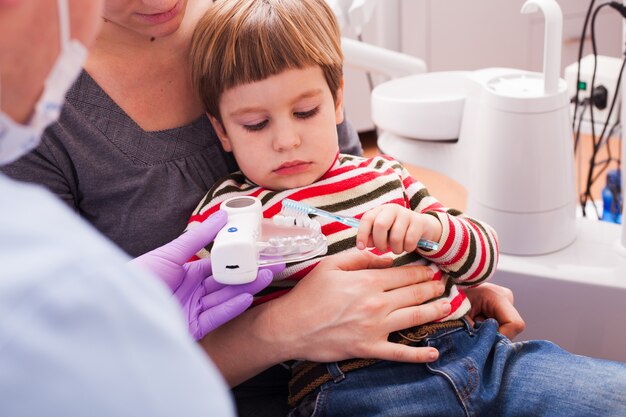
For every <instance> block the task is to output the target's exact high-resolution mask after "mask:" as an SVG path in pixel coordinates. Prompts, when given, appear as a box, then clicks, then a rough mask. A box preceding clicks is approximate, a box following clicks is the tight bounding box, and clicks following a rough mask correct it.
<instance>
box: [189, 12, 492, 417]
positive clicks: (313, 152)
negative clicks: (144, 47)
mask: <svg viewBox="0 0 626 417" xmlns="http://www.w3.org/2000/svg"><path fill="white" fill-rule="evenodd" d="M191 56H192V71H193V81H194V85H195V88H196V90H197V92H198V93H199V95H200V97H201V99H202V101H203V103H204V105H205V107H206V109H207V113H208V115H209V118H210V120H211V123H212V124H213V127H214V128H215V130H216V132H217V133H218V136H219V138H220V141H221V143H222V146H223V147H224V149H225V150H226V151H228V152H233V153H234V156H235V158H236V159H237V163H238V164H239V167H240V168H241V172H238V173H235V174H232V175H229V176H228V177H225V178H223V179H222V181H218V182H217V183H216V184H215V186H214V187H213V188H212V189H211V190H210V191H209V193H208V194H207V195H206V197H205V198H204V199H203V200H202V201H201V202H200V204H199V206H198V207H197V209H196V210H195V212H194V213H193V215H192V218H191V220H190V224H189V227H194V225H196V224H198V223H199V222H201V221H203V220H204V219H205V218H206V217H208V216H209V215H210V214H211V213H213V212H215V211H217V210H218V209H219V206H220V203H221V202H223V201H224V200H226V199H228V198H230V197H234V196H241V195H252V196H255V197H258V198H260V199H261V201H262V203H263V211H264V216H265V217H266V218H271V217H272V216H273V215H275V214H278V213H279V212H280V211H281V201H282V200H283V199H284V198H291V199H293V200H296V201H301V202H303V203H306V204H308V205H311V206H314V207H318V208H322V209H324V210H327V211H331V212H335V213H338V214H342V215H347V216H352V217H356V218H358V219H360V226H359V228H358V230H357V229H355V228H351V227H349V226H345V225H343V224H340V223H338V222H335V221H332V220H329V219H327V218H323V217H317V218H316V220H317V221H319V223H320V224H321V225H322V232H323V233H324V234H325V235H326V236H327V239H328V255H332V254H335V253H338V252H340V251H344V250H348V249H350V248H353V247H354V246H355V245H356V247H358V248H359V249H362V250H365V249H366V248H367V247H372V246H373V247H375V249H374V250H375V251H378V252H379V253H381V254H382V253H388V252H390V255H388V256H392V257H393V258H394V264H395V265H406V264H410V263H417V264H423V265H430V267H431V268H432V270H433V276H434V277H433V279H436V280H442V281H443V282H444V283H445V286H446V292H445V294H444V296H445V297H446V298H447V299H448V300H449V301H450V304H451V306H452V309H451V312H450V314H449V315H448V316H446V317H444V318H442V319H441V321H439V322H438V323H434V324H432V325H427V326H421V327H418V328H414V329H407V330H406V331H404V332H398V333H397V334H392V336H391V337H392V338H393V339H394V340H395V341H397V342H398V343H406V344H419V343H421V342H422V339H423V338H424V337H426V336H429V335H436V334H439V333H441V332H449V331H450V330H451V329H454V330H456V329H467V330H468V331H469V327H468V325H467V322H466V321H464V320H460V319H462V318H463V317H464V315H465V314H467V313H468V311H469V310H470V304H469V301H468V299H467V298H466V297H465V294H464V293H463V291H462V290H461V288H460V287H462V286H467V285H477V284H479V283H481V282H482V281H484V280H486V279H488V278H489V277H490V276H491V275H492V274H493V272H494V271H495V266H496V263H497V257H498V250H497V240H496V234H495V233H494V231H493V230H492V229H491V228H490V227H489V226H488V225H486V224H484V223H481V222H479V221H477V220H473V219H470V218H468V217H466V216H464V215H462V214H461V213H460V212H459V211H457V210H453V209H447V208H445V207H443V206H442V204H441V203H439V202H438V201H437V200H436V199H435V198H434V197H432V196H430V195H429V193H428V191H427V190H426V188H425V187H424V186H423V185H422V184H421V183H419V182H418V181H416V180H415V179H413V178H412V177H411V176H410V175H409V173H408V171H407V170H406V169H405V168H403V167H402V166H401V165H400V164H399V163H398V162H396V161H394V160H392V159H390V158H387V157H384V156H380V157H375V158H370V159H365V158H358V157H353V156H348V155H343V154H339V147H338V140H337V132H336V125H337V124H338V123H341V121H342V118H343V110H342V99H343V79H342V59H343V57H342V53H341V47H340V35H339V29H338V27H337V25H336V22H335V19H334V16H333V14H332V12H331V10H330V9H329V8H328V7H327V5H326V4H325V2H324V1H323V0H307V1H300V0H290V1H286V0H282V1H280V0H274V1H251V0H241V1H223V2H219V3H216V4H215V5H214V6H213V7H212V8H211V9H210V10H209V11H208V13H207V14H206V15H205V17H204V18H203V20H202V21H200V23H199V25H198V27H197V29H196V32H195V34H194V37H193V41H192V51H191ZM215 56H220V57H222V59H221V60H215V59H214V60H209V59H206V58H207V57H215ZM355 238H356V239H355ZM421 238H423V239H428V240H432V241H435V242H438V243H439V249H437V250H422V249H420V248H418V247H417V242H418V240H419V239H421ZM389 249H391V250H389ZM206 255H207V253H206V252H204V254H200V256H206ZM318 262H319V258H317V259H311V260H308V261H304V262H300V263H296V264H290V265H289V266H288V268H287V269H286V270H285V271H284V272H283V273H282V274H279V275H277V276H276V278H275V283H274V284H273V285H272V286H270V287H269V288H268V290H267V291H266V292H265V293H264V295H262V296H261V297H259V299H258V300H257V302H264V301H267V300H269V299H271V298H274V297H277V296H280V295H282V294H283V293H285V292H286V291H288V290H289V288H291V287H293V286H294V285H295V284H296V283H297V281H298V280H299V279H301V278H303V277H304V276H305V275H306V274H307V273H308V272H309V271H310V270H311V269H312V268H313V267H314V266H315V265H316V264H317V263H318ZM376 362H377V361H374V360H351V361H346V362H345V363H343V364H341V367H342V369H343V368H351V369H358V368H366V367H368V366H370V365H372V364H374V363H376ZM321 370H323V367H322V366H321V365H320V364H314V363H309V362H308V363H299V364H298V366H296V367H295V368H294V374H293V378H292V382H291V384H290V385H291V387H290V388H291V397H290V404H291V405H292V406H295V405H297V404H298V403H299V402H300V400H302V399H303V398H304V397H305V396H307V395H308V394H310V393H312V392H313V391H314V390H315V389H316V388H318V387H319V386H320V385H321V383H320V381H321V382H326V381H327V380H330V377H329V376H328V375H325V376H323V377H322V378H321V379H320V378H319V377H320V375H319V373H320V371H321ZM314 380H315V381H317V382H316V383H315V384H313V385H315V386H313V385H311V382H312V381H314Z"/></svg>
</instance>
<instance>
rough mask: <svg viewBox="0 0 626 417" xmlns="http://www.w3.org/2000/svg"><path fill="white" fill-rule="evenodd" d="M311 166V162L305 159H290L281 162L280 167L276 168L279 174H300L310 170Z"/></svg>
mask: <svg viewBox="0 0 626 417" xmlns="http://www.w3.org/2000/svg"><path fill="white" fill-rule="evenodd" d="M310 166H311V162H305V161H289V162H285V163H283V164H281V165H280V166H279V167H278V168H276V169H275V170H274V173H275V174H278V175H293V174H299V173H301V172H304V171H306V170H308V169H309V168H310Z"/></svg>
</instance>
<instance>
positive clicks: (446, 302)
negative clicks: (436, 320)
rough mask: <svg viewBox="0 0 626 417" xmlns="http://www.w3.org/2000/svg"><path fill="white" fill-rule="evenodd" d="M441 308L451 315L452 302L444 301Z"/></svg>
mask: <svg viewBox="0 0 626 417" xmlns="http://www.w3.org/2000/svg"><path fill="white" fill-rule="evenodd" d="M441 308H442V310H443V312H444V313H446V314H447V313H449V312H450V310H452V306H451V305H450V302H449V301H447V300H442V301H441Z"/></svg>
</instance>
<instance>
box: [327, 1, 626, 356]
mask: <svg viewBox="0 0 626 417" xmlns="http://www.w3.org/2000/svg"><path fill="white" fill-rule="evenodd" d="M342 1H343V0H336V2H339V3H342ZM344 3H346V4H348V3H350V0H345V1H344ZM356 3H363V1H360V2H359V1H356ZM557 3H558V5H559V6H560V8H561V11H562V40H561V45H560V49H561V60H560V77H561V78H562V79H565V81H566V82H567V84H568V88H569V87H570V86H571V88H572V89H573V91H575V80H576V78H575V77H574V78H573V79H572V77H571V74H572V67H571V65H572V64H574V63H576V62H578V54H579V45H580V42H581V40H582V41H583V44H584V50H583V55H582V56H583V57H585V56H587V55H589V54H591V29H590V25H589V26H588V27H587V31H586V35H585V36H584V38H583V37H582V31H583V26H584V22H585V17H586V15H587V13H588V10H589V7H590V4H591V0H557ZM604 3H607V1H603V0H597V1H595V4H594V7H593V10H595V9H597V8H598V7H599V6H600V5H602V4H604ZM523 4H524V0H519V1H518V0H472V1H467V0H382V1H378V2H376V5H375V7H374V8H373V9H372V11H371V14H370V15H369V17H368V18H367V19H366V20H365V23H364V24H363V25H362V26H358V25H357V26H356V27H354V25H352V26H350V25H345V24H344V25H343V28H342V31H343V36H344V37H347V38H352V39H357V40H360V41H363V42H366V43H368V44H373V45H377V46H380V47H384V48H386V49H389V50H394V51H398V52H401V53H403V54H406V55H407V56H410V57H416V58H419V59H420V60H423V62H424V63H425V64H426V66H427V72H426V74H433V73H441V72H445V71H475V70H480V69H486V68H492V67H505V68H513V69H519V70H524V71H535V72H539V73H540V72H541V71H542V70H543V69H544V68H543V63H544V55H543V49H544V31H545V29H546V25H545V21H544V16H543V15H542V13H530V14H520V11H521V10H520V9H521V8H522V5H523ZM623 4H626V0H624V2H623ZM624 22H626V20H625V19H624V18H622V16H621V15H620V14H619V13H617V12H616V11H615V10H613V9H612V8H610V7H602V8H601V10H600V11H599V13H598V14H597V19H596V25H595V40H596V46H597V53H598V55H599V56H600V57H607V58H609V59H610V60H611V62H610V65H605V64H606V62H604V61H603V62H602V63H601V65H600V66H601V67H603V68H602V69H601V70H600V71H599V72H598V73H597V76H598V77H597V79H596V83H598V82H599V81H601V82H602V83H604V84H606V85H607V87H609V100H611V98H612V97H613V96H615V95H616V94H614V93H613V92H614V91H615V86H616V81H617V78H618V74H619V73H620V71H619V70H620V65H621V64H622V60H623V58H624V52H623V51H624V40H625V39H626V36H625V35H624V33H625V32H624ZM344 50H345V48H344ZM349 58H350V57H349V56H348V54H346V66H345V68H344V70H345V82H346V95H345V108H346V113H347V115H348V118H349V119H350V121H351V122H352V123H353V124H354V126H355V127H356V129H357V130H358V131H359V132H360V133H364V134H365V135H364V137H365V136H368V137H370V138H371V137H372V136H374V137H375V136H376V134H373V133H372V132H375V131H376V129H377V127H376V126H375V125H374V122H373V121H372V117H371V112H372V107H371V103H372V100H371V88H372V86H377V85H381V84H382V83H384V82H385V81H387V80H389V78H386V77H385V76H384V75H380V74H377V73H375V72H369V73H368V72H366V71H364V70H362V69H357V68H355V67H354V66H351V65H350V59H349ZM581 62H582V61H581ZM590 62H591V61H590V60H589V59H587V60H586V64H587V65H588V64H589V63H590ZM373 67H376V65H373ZM418 67H419V63H418V64H417V65H416V68H418ZM568 67H570V68H569V70H568ZM616 68H617V71H615V69H616ZM581 70H584V71H583V72H587V77H588V76H589V75H590V74H589V71H588V68H587V69H585V65H583V64H581ZM420 72H423V70H422V71H420V70H417V71H416V73H420ZM568 72H569V74H570V77H569V79H568V77H567V73H568ZM405 75H406V74H405ZM622 81H623V82H622V86H621V88H620V89H619V90H618V91H617V96H618V98H621V97H622V96H624V95H625V94H624V92H626V87H625V86H624V84H626V80H622ZM596 85H597V84H596ZM611 90H612V91H611ZM570 96H571V95H570ZM619 102H620V100H618V103H619ZM609 103H610V102H609ZM616 107H617V106H616ZM604 112H606V110H605V111H604ZM625 113H626V111H625V110H624V106H622V109H621V110H620V109H619V108H616V109H615V111H614V115H613V117H614V118H616V120H619V116H620V114H621V119H622V120H625V119H626V116H625V115H624V114H625ZM596 114H597V115H604V114H605V113H601V112H599V111H597V110H596ZM595 125H596V126H597V127H596V135H599V131H600V130H601V128H600V127H599V125H600V123H599V122H598V121H596V124H595ZM616 125H618V124H616ZM590 126H591V124H590V123H588V122H585V121H583V123H580V127H581V132H582V133H583V134H585V135H587V137H588V135H589V133H590ZM378 133H379V135H378V145H379V146H380V145H381V140H380V139H381V136H380V133H381V130H380V129H378ZM613 133H614V134H613V137H614V138H616V139H615V142H616V143H615V145H616V146H615V148H616V149H619V147H620V144H619V137H620V135H621V129H619V128H618V129H616V130H615V131H614V132H613ZM546 139H547V138H546ZM548 140H549V139H548ZM411 141H412V140H411V139H409V140H408V141H405V144H404V145H402V146H401V147H400V146H398V147H395V153H396V154H395V155H394V153H392V152H388V153H390V155H391V156H393V157H396V158H397V159H399V160H403V159H404V162H407V160H409V161H410V160H411V159H413V160H417V159H420V158H421V156H418V157H415V155H419V153H420V152H421V151H422V150H424V149H425V148H424V147H423V146H424V144H423V143H422V144H418V143H417V142H416V143H415V146H414V147H413V146H412V145H411ZM460 142H461V140H459V143H460ZM386 144H387V145H388V146H389V148H388V149H390V150H393V147H392V146H390V142H387V143H386ZM407 144H408V145H407ZM572 144H573V139H572ZM405 145H406V146H405ZM428 146H431V145H428ZM434 147H435V146H434V145H433V146H432V148H434ZM622 149H623V147H622ZM467 158H468V157H467V156H466V159H467ZM509 158H510V156H509ZM441 160H442V161H444V164H445V161H446V159H445V158H442V159H441ZM524 162H525V163H527V166H528V167H529V169H530V170H533V169H534V167H535V166H534V163H535V162H537V161H524ZM576 164H577V165H578V164H579V161H576ZM409 165H411V162H409ZM448 165H452V164H448ZM447 169H450V167H443V169H441V171H443V172H445V171H446V170H447ZM505 169H506V168H505ZM578 169H580V166H578ZM468 174H469V175H472V173H471V172H468ZM418 177H419V176H418ZM440 177H441V176H440ZM420 178H421V177H420ZM423 180H424V182H426V185H427V186H428V187H429V188H431V189H435V188H436V187H433V186H432V184H431V183H429V182H428V181H426V179H423ZM428 180H429V181H430V179H428ZM598 182H599V183H602V185H604V182H605V178H604V175H603V177H602V178H601V179H599V180H598ZM435 185H437V184H435ZM564 186H565V185H564ZM555 188H557V187H555ZM434 194H435V195H437V196H439V197H441V195H440V194H439V191H438V190H435V191H434ZM594 198H595V199H598V200H600V199H601V196H600V195H594ZM444 202H445V201H444ZM577 205H578V204H577ZM460 208H463V207H460ZM577 209H578V217H577V218H576V237H575V239H574V240H573V243H571V244H569V245H567V246H566V247H563V248H561V249H559V250H556V251H553V252H549V253H547V252H548V251H545V252H543V253H539V254H536V255H530V256H524V255H519V254H515V253H510V252H508V253H507V252H505V251H502V252H504V253H503V254H502V256H501V258H500V262H499V265H498V271H497V272H496V275H495V277H494V282H496V283H498V284H501V285H504V286H508V287H509V288H511V289H512V290H513V292H514V294H515V306H516V307H517V308H518V310H519V311H520V313H521V314H522V316H523V318H524V320H525V321H526V325H527V327H526V330H525V332H524V333H523V334H522V335H521V336H520V337H518V340H525V339H548V340H551V341H554V342H555V343H557V344H559V345H560V346H562V347H563V348H565V349H567V350H569V351H571V352H574V353H579V354H583V355H588V356H594V357H600V358H607V359H613V360H619V361H626V243H625V244H622V243H621V241H622V240H624V241H625V242H626V239H622V233H624V235H623V236H626V231H625V232H622V225H619V224H616V223H611V222H606V221H599V220H598V219H597V218H592V217H593V216H589V215H588V216H586V217H584V218H583V217H581V215H580V207H577ZM591 211H592V210H589V212H591ZM470 214H471V213H470ZM546 233H547V234H548V235H549V234H550V233H552V230H546Z"/></svg>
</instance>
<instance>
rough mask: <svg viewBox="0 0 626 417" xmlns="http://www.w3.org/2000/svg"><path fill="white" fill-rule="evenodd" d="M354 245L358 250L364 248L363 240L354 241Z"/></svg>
mask: <svg viewBox="0 0 626 417" xmlns="http://www.w3.org/2000/svg"><path fill="white" fill-rule="evenodd" d="M356 247H357V248H358V249H360V250H363V249H365V244H364V243H363V242H356Z"/></svg>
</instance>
